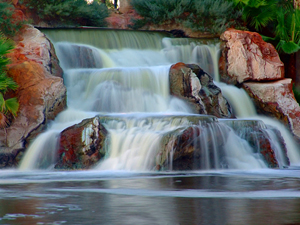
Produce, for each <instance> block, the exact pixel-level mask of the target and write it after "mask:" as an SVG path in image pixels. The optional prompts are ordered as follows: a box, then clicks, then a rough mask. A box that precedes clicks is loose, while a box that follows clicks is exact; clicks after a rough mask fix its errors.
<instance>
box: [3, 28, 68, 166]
mask: <svg viewBox="0 0 300 225" xmlns="http://www.w3.org/2000/svg"><path fill="white" fill-rule="evenodd" d="M14 41H15V43H16V48H15V49H14V50H13V52H11V53H10V54H8V57H9V58H10V59H11V64H10V65H9V68H8V76H10V77H12V78H13V79H14V80H15V81H16V82H17V84H18V85H19V88H18V89H17V90H16V91H15V92H10V93H8V95H9V97H15V96H16V97H17V98H18V101H19V104H20V106H19V111H18V115H17V117H16V118H15V119H14V120H13V121H12V123H11V124H10V125H9V127H8V128H5V129H0V168H2V167H9V166H16V165H17V164H18V161H19V160H20V157H21V155H22V154H21V153H22V152H23V151H24V150H25V148H26V147H27V146H28V144H29V142H30V140H31V139H32V138H34V137H35V136H36V135H37V134H39V133H40V132H41V131H42V130H43V129H45V127H46V125H47V121H48V120H52V119H54V118H55V116H56V115H57V114H58V113H59V112H61V111H62V110H63V109H64V108H65V106H66V88H65V86H64V84H63V79H62V78H61V76H62V69H61V68H60V66H59V64H58V59H57V57H56V54H55V51H54V48H53V46H52V44H51V42H50V41H49V40H48V39H47V38H46V36H45V35H44V34H42V33H41V32H40V31H39V30H38V29H35V28H34V27H33V26H30V25H26V26H25V27H24V28H23V29H22V30H21V31H20V32H19V33H18V35H17V36H16V37H15V38H14Z"/></svg>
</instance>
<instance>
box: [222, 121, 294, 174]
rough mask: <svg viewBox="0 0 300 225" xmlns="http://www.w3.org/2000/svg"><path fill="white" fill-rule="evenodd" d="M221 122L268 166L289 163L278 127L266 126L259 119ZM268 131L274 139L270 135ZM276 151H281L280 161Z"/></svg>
mask: <svg viewBox="0 0 300 225" xmlns="http://www.w3.org/2000/svg"><path fill="white" fill-rule="evenodd" d="M222 122H223V123H225V124H226V125H228V126H230V127H231V128H232V129H233V130H234V131H235V133H236V134H237V135H238V136H240V137H241V138H243V139H244V140H246V141H247V142H248V143H249V145H250V146H251V147H252V149H253V150H254V152H255V153H259V154H261V156H262V157H263V159H264V161H265V162H266V163H267V165H268V167H269V168H278V167H279V166H280V165H281V164H282V165H281V166H288V165H289V164H290V162H289V158H288V156H287V149H286V145H285V141H284V139H283V137H282V136H281V133H280V131H279V130H278V129H276V128H274V127H270V126H266V125H265V124H264V123H263V122H262V121H259V120H222ZM270 132H271V133H272V134H273V136H274V137H275V139H274V137H271V136H270V135H271V134H270ZM276 141H277V142H276ZM275 142H276V143H275ZM277 151H278V152H279V151H282V152H283V159H281V160H282V162H279V161H278V158H279V157H277V156H276V152H277Z"/></svg>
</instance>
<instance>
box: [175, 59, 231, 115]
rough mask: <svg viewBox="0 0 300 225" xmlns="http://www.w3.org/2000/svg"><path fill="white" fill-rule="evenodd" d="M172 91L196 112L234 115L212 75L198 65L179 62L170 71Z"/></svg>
mask: <svg viewBox="0 0 300 225" xmlns="http://www.w3.org/2000/svg"><path fill="white" fill-rule="evenodd" d="M169 79H170V93H171V94H172V95H174V96H176V97H179V98H181V99H184V100H186V101H187V102H188V103H189V104H190V105H191V107H192V108H193V109H194V111H195V112H196V113H200V114H207V115H214V116H216V117H219V118H224V117H225V118H231V117H233V114H232V109H231V107H230V105H229V104H228V102H227V100H226V99H225V98H224V97H223V95H222V93H221V90H220V88H218V87H217V86H216V85H215V84H214V83H213V79H212V77H211V76H210V75H209V74H207V73H206V72H204V71H203V70H202V69H201V68H200V67H199V66H198V65H193V64H184V63H177V64H174V65H172V66H171V68H170V72H169Z"/></svg>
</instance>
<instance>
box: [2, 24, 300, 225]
mask: <svg viewBox="0 0 300 225" xmlns="http://www.w3.org/2000/svg"><path fill="white" fill-rule="evenodd" d="M45 33H46V34H47V35H48V36H49V37H50V38H51V39H52V40H53V42H54V44H55V49H56V52H57V54H58V56H59V59H60V62H61V66H62V67H63V69H64V81H65V84H66V86H67V94H68V99H67V104H68V108H67V109H66V110H65V111H63V112H62V113H60V114H59V115H58V117H57V118H56V119H55V121H53V122H52V123H51V124H49V126H48V130H47V131H46V132H45V133H43V134H41V135H40V136H38V137H37V139H36V140H35V141H34V142H33V143H32V144H31V146H30V148H29V149H28V150H27V153H26V155H25V157H24V159H23V160H22V164H21V166H20V168H19V169H18V170H1V171H0V224H24V225H27V224H40V225H41V224H43V225H44V224H49V225H50V224H70V225H71V224H72V225H74V224H75V225H82V224H109V225H115V224H120V225H126V224H147V225H148V224H153V225H155V224H159V225H160V224H164V225H165V224H172V225H174V224H175V225H176V224H205V225H206V224H250V225H252V224H253V225H254V224H255V225H257V224H297V223H299V222H300V210H299V208H300V201H299V199H300V189H299V184H300V180H299V171H300V170H299V167H297V163H298V162H299V161H300V160H299V151H298V148H297V146H296V145H294V143H293V142H292V141H289V140H291V139H289V137H290V134H289V132H288V131H287V130H285V129H283V127H279V130H280V131H281V133H282V135H283V136H284V138H285V142H286V144H287V146H288V156H289V159H290V161H291V163H292V166H291V167H289V168H286V166H285V162H284V159H281V157H282V156H281V151H280V147H278V148H277V149H278V152H276V157H277V159H278V160H279V164H280V168H279V169H268V168H267V166H266V164H265V163H264V161H263V159H262V158H261V156H260V155H259V154H257V151H256V149H254V148H253V147H251V146H250V145H249V143H248V142H247V141H246V140H245V139H244V138H245V136H246V135H247V134H246V133H243V132H244V131H243V129H241V131H240V132H239V133H238V132H236V131H234V130H233V129H232V128H231V127H230V126H228V125H227V122H226V121H225V120H224V121H223V120H221V119H220V120H217V119H215V118H214V117H207V118H206V117H204V118H206V119H204V120H203V118H202V119H201V118H200V117H201V116H200V115H196V114H194V113H193V111H192V110H191V109H190V108H189V107H188V106H187V104H186V103H185V102H183V101H182V100H180V99H177V98H175V97H172V96H170V94H169V86H168V85H169V84H168V69H169V67H170V65H171V64H173V63H177V62H178V61H183V62H185V63H197V64H200V66H201V67H202V68H203V69H205V70H206V71H208V72H209V73H210V74H211V75H213V76H214V80H215V81H218V76H217V74H218V72H217V66H216V65H217V62H218V57H219V47H218V44H217V43H216V42H215V41H206V42H205V43H200V42H199V40H186V39H178V38H171V37H170V36H168V35H166V34H162V33H156V32H150V33H143V32H125V31H119V32H118V31H109V30H104V31H101V32H98V31H95V30H93V29H87V30H86V31H83V30H77V31H76V30H72V29H70V30H68V32H65V31H64V30H45ZM217 85H218V86H220V87H221V88H222V92H223V93H224V95H225V96H226V98H227V99H228V100H229V102H230V103H231V104H232V105H233V107H234V110H235V113H236V114H237V115H238V117H239V118H241V119H245V118H247V120H245V123H247V121H249V119H251V120H253V119H259V120H263V121H264V123H258V125H259V126H262V127H265V126H266V125H265V124H267V126H268V125H269V124H271V125H272V126H274V121H273V120H271V122H270V121H269V120H270V119H268V118H262V117H258V116H257V115H256V112H255V108H253V104H252V103H251V100H250V99H249V97H248V96H246V95H245V96H244V97H245V98H244V99H242V100H241V97H242V96H243V95H244V94H245V93H244V92H243V91H242V90H240V89H237V88H235V87H229V88H226V86H225V85H223V84H220V83H217ZM226 89H227V90H229V91H226ZM227 92H228V93H227ZM232 96H234V97H236V96H239V97H240V98H239V100H241V102H238V100H233V99H231V98H232ZM246 102H248V103H246ZM235 105H237V106H235ZM243 110H244V111H243ZM99 114H100V115H101V116H102V117H103V118H105V119H103V123H104V125H105V127H106V128H107V129H108V130H109V133H110V138H109V140H108V143H107V146H106V147H107V148H108V150H109V153H110V154H109V155H107V157H106V159H105V160H103V161H101V162H100V163H99V164H98V165H96V167H95V168H93V169H91V170H87V171H58V170H54V169H53V163H54V162H55V150H56V148H57V138H58V136H59V133H60V132H61V131H62V130H63V129H65V128H67V127H69V126H71V125H73V124H76V123H79V122H80V121H82V120H83V119H85V118H92V117H94V116H96V115H99ZM195 121H197V122H195ZM276 124H277V125H276V126H277V127H278V126H282V125H280V124H279V123H278V122H276ZM204 125H205V127H207V129H206V130H205V131H204V132H203V135H202V136H195V138H194V139H193V142H194V145H196V146H197V145H199V146H200V145H201V149H205V150H204V151H203V152H202V154H203V157H202V158H201V161H199V162H197V165H198V167H197V168H198V169H197V170H192V171H179V172H175V171H172V168H173V166H174V165H173V164H172V157H173V156H172V152H170V154H169V155H168V157H169V162H170V163H169V164H168V165H167V166H166V168H164V169H165V170H164V171H160V172H158V171H157V170H156V168H154V165H155V161H156V160H158V158H157V151H158V146H159V143H160V142H161V140H162V139H163V137H164V135H166V134H169V133H170V132H171V133H174V132H179V133H180V132H181V131H182V130H183V129H185V128H186V127H190V128H191V129H195V131H197V129H199V128H202V127H203V126H204ZM266 132H269V136H270V137H271V138H272V140H273V141H272V144H273V145H274V146H275V147H274V149H276V143H277V141H276V136H274V135H273V133H272V129H270V130H269V129H266ZM194 133H197V132H194ZM216 133H218V134H219V135H215V134H216ZM207 140H212V141H211V142H210V144H208V142H207ZM220 142H222V143H224V144H223V145H222V146H221V147H220V146H219V145H218V143H220ZM199 165H200V166H199Z"/></svg>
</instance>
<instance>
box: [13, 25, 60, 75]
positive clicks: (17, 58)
mask: <svg viewBox="0 0 300 225" xmlns="http://www.w3.org/2000/svg"><path fill="white" fill-rule="evenodd" d="M14 41H15V42H16V46H15V49H14V51H13V52H12V53H9V54H8V57H9V58H10V59H11V63H12V65H14V64H19V63H22V62H25V61H34V62H37V63H39V64H42V65H43V66H44V67H45V68H46V70H47V71H48V72H49V73H51V75H53V76H58V77H62V69H61V68H60V66H59V62H58V59H57V57H56V54H55V50H54V47H53V45H52V43H51V42H50V40H49V39H48V38H47V37H46V36H45V34H43V33H42V32H40V31H39V30H38V29H36V28H34V27H33V26H31V25H26V26H24V28H22V30H21V31H20V32H19V33H18V35H17V36H16V37H14Z"/></svg>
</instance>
